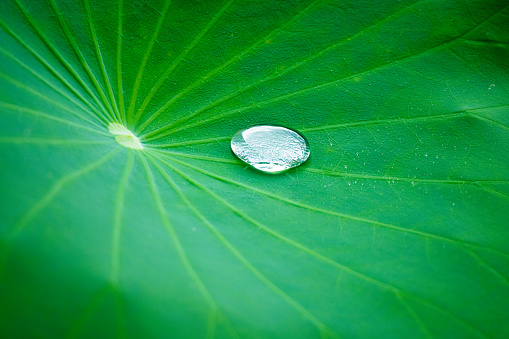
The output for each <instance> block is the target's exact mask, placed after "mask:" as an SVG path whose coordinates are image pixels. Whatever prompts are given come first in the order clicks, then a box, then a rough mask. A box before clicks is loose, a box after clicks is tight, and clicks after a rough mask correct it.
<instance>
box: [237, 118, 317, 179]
mask: <svg viewBox="0 0 509 339" xmlns="http://www.w3.org/2000/svg"><path fill="white" fill-rule="evenodd" d="M231 147H232V151H233V153H235V155H236V156H237V157H239V159H240V160H242V161H244V162H245V163H247V164H248V165H251V166H253V167H254V168H256V169H258V170H260V171H263V172H269V173H278V172H282V171H285V170H287V169H290V168H292V167H297V166H299V165H301V164H302V163H303V162H304V161H306V160H307V159H308V157H309V144H308V143H307V141H306V139H304V138H303V137H302V136H301V135H300V134H298V133H297V132H295V131H292V130H291V129H288V128H284V127H280V126H254V127H251V128H247V129H241V130H240V131H238V132H237V133H235V135H234V136H233V138H232V141H231Z"/></svg>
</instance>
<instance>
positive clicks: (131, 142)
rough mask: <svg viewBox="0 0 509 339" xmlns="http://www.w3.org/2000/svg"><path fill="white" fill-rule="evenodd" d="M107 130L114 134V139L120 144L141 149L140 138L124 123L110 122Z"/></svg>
mask: <svg viewBox="0 0 509 339" xmlns="http://www.w3.org/2000/svg"><path fill="white" fill-rule="evenodd" d="M108 130H109V131H110V133H111V134H113V135H114V136H115V140H116V141H117V142H118V143H119V144H120V145H122V146H124V147H127V148H132V149H143V145H142V144H141V142H140V139H138V137H136V136H135V135H134V134H133V133H132V132H131V131H130V130H128V129H127V128H126V127H125V126H124V125H121V124H119V123H116V122H112V123H110V124H109V125H108Z"/></svg>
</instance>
